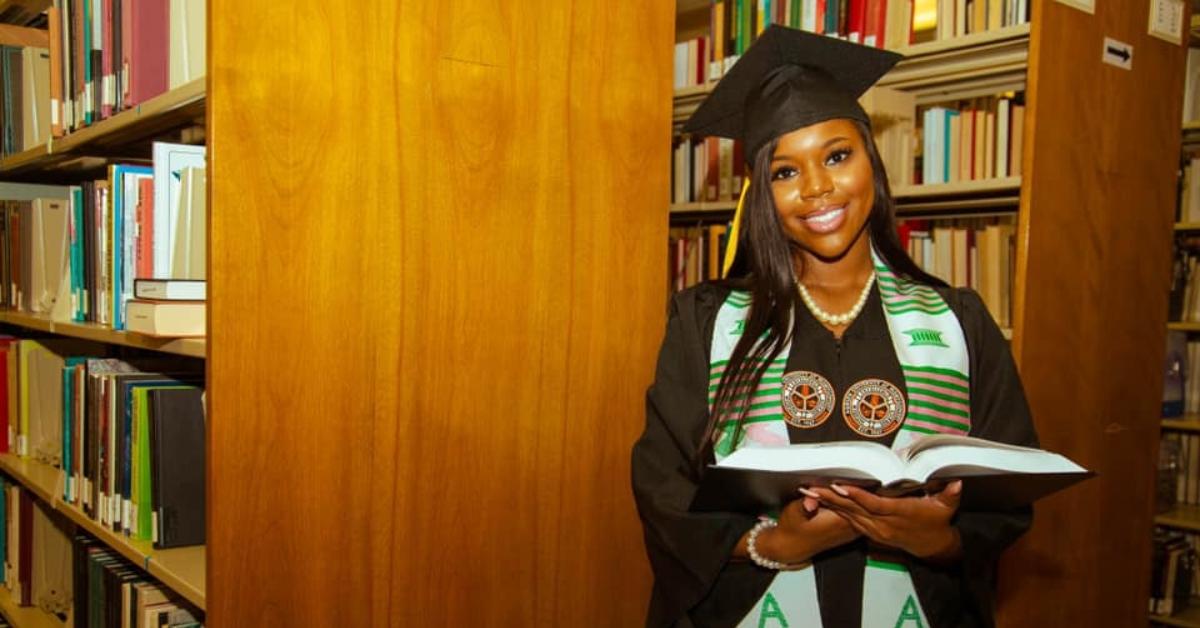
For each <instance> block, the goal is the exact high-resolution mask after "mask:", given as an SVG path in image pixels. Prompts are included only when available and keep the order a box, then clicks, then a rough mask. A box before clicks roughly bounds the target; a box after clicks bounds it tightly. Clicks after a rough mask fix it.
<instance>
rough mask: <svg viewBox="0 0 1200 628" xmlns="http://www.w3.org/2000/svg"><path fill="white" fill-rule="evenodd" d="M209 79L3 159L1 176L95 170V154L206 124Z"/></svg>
mask: <svg viewBox="0 0 1200 628" xmlns="http://www.w3.org/2000/svg"><path fill="white" fill-rule="evenodd" d="M205 90H206V79H205V78H204V77H202V78H199V79H196V80H194V81H192V82H190V83H188V84H186V85H182V86H180V87H177V88H175V89H173V90H171V91H169V92H166V93H165V94H160V95H158V96H156V97H154V98H151V99H150V100H147V101H146V102H144V103H142V104H140V105H137V106H136V107H133V108H132V109H127V110H125V111H122V112H121V113H118V114H116V115H114V116H113V117H111V118H108V119H105V120H101V121H99V122H96V123H95V124H92V125H91V126H88V127H84V128H82V129H79V130H78V131H76V132H74V133H71V134H70V135H67V136H65V137H61V138H58V139H51V140H50V141H49V142H47V143H46V144H44V145H41V146H36V147H34V148H31V149H29V150H26V151H23V152H20V153H17V154H15V155H9V156H8V157H5V158H3V159H0V174H4V175H10V174H20V173H28V172H30V171H38V172H41V173H45V172H47V171H53V170H56V169H57V170H62V169H67V168H78V167H80V166H81V165H82V166H83V167H90V166H95V165H97V164H101V163H103V161H98V160H95V159H89V157H90V156H91V155H96V154H108V153H121V152H126V151H123V150H122V149H124V148H128V147H130V146H135V145H138V144H139V143H145V142H148V141H151V140H153V139H154V138H155V137H157V136H158V135H159V134H161V133H163V132H165V131H167V130H170V129H172V128H178V127H181V126H186V125H190V124H195V125H199V126H202V125H203V124H204V110H205Z"/></svg>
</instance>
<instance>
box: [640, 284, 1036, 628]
mask: <svg viewBox="0 0 1200 628" xmlns="http://www.w3.org/2000/svg"><path fill="white" fill-rule="evenodd" d="M938 292H939V293H940V294H941V295H942V297H943V298H944V299H945V300H946V302H947V303H948V305H949V306H950V309H951V311H952V312H953V313H954V314H955V316H957V318H958V320H959V321H960V323H961V325H962V327H963V331H964V335H965V336H966V340H967V346H968V351H969V363H970V377H971V432H970V435H971V436H977V437H980V438H986V439H989V440H993V441H999V442H1005V443H1013V444H1017V445H1026V446H1037V436H1036V434H1035V432H1034V429H1033V423H1032V420H1031V418H1030V413H1029V406H1028V404H1027V402H1026V400H1025V393H1024V391H1023V389H1022V388H1021V382H1020V379H1019V378H1018V375H1017V370H1016V366H1015V365H1014V363H1013V360H1012V355H1011V353H1010V351H1009V346H1008V341H1007V340H1005V339H1004V337H1003V335H1002V334H1001V332H1000V329H999V328H998V327H997V326H996V324H995V322H994V321H993V320H992V318H991V316H990V315H989V314H988V312H987V309H986V307H985V306H984V304H983V302H982V301H981V300H980V298H979V296H978V295H977V294H976V293H975V292H973V291H971V290H967V289H939V290H938ZM728 294H729V289H728V288H724V287H720V286H718V285H715V284H702V285H700V286H697V287H695V288H692V289H689V290H686V291H684V292H681V293H679V294H677V295H675V297H674V298H672V300H671V304H670V311H669V317H668V321H667V331H666V336H665V338H664V340H663V344H662V349H661V351H660V353H659V359H658V367H657V371H656V373H655V381H654V384H653V385H652V386H651V388H650V390H649V392H648V393H647V396H646V426H645V431H644V432H643V433H642V436H641V438H640V439H638V441H637V443H636V444H635V445H634V447H633V460H632V473H633V491H634V496H635V499H636V501H637V506H638V513H639V515H640V516H641V519H642V524H643V527H644V532H645V542H646V550H647V554H648V555H649V558H650V564H651V567H652V569H653V571H654V590H653V593H652V597H651V601H650V609H649V612H648V615H647V618H646V625H647V626H651V627H659V626H676V627H681V628H683V627H691V626H696V627H699V626H733V625H736V624H737V622H738V621H740V620H741V619H742V618H743V617H744V616H745V615H746V613H747V612H748V611H749V610H750V609H751V608H752V607H753V606H754V605H755V603H756V602H757V601H758V600H759V598H760V597H761V596H762V594H763V593H764V592H765V591H766V588H767V586H769V584H770V582H771V578H772V576H773V575H774V572H772V571H769V570H766V569H762V568H760V567H758V566H756V565H754V564H753V563H752V562H749V561H743V560H731V559H730V556H731V554H732V552H733V549H734V547H735V546H736V544H737V542H738V540H739V539H740V538H741V537H742V535H743V534H744V533H745V532H746V531H747V530H749V529H750V528H751V527H752V526H753V525H754V523H755V518H754V517H752V516H749V515H745V514H740V513H702V514H696V513H689V512H688V504H689V503H690V502H691V499H692V495H693V494H694V493H695V490H696V486H697V481H696V478H695V477H694V472H693V467H692V464H691V461H692V459H693V457H694V455H695V452H696V449H697V447H698V444H699V442H700V439H701V436H702V434H703V431H704V428H705V426H706V425H707V419H708V402H707V385H708V376H709V350H710V347H711V338H712V333H713V327H714V325H715V322H716V315H717V311H718V310H719V309H720V307H721V304H722V303H723V302H724V300H725V298H726V296H728ZM795 324H796V328H795V332H794V335H793V340H792V347H791V352H790V354H789V356H788V362H787V371H788V372H790V371H793V370H799V369H803V370H811V371H816V372H818V373H821V374H822V375H824V376H825V377H826V378H828V379H829V381H830V382H831V383H832V384H833V387H834V392H835V393H836V394H837V403H836V405H835V406H834V408H835V410H834V414H833V416H831V417H830V418H829V419H828V420H827V421H826V422H825V423H824V424H822V425H821V426H819V427H817V428H814V429H808V430H804V429H796V428H791V427H789V430H788V431H789V435H790V437H791V440H792V442H808V441H828V440H850V439H856V438H863V437H861V436H859V435H858V434H857V433H855V432H854V431H853V430H851V429H850V428H849V427H848V426H847V425H846V423H845V421H844V420H842V418H841V398H842V396H843V394H844V393H845V391H846V389H847V388H848V387H849V386H850V385H852V384H853V383H855V382H857V381H860V380H862V379H867V378H874V377H878V378H881V379H885V380H887V381H889V382H892V383H894V384H896V385H897V386H898V387H899V388H900V389H901V390H904V388H905V387H904V378H903V375H902V371H901V370H900V364H899V361H898V360H897V358H896V353H895V350H894V349H893V347H892V343H891V338H890V335H889V333H888V329H887V322H886V319H885V318H884V313H883V307H882V303H881V300H880V296H879V289H878V287H875V288H872V294H871V296H870V298H869V299H868V301H867V304H866V306H865V307H864V308H863V311H862V313H861V314H860V315H859V317H858V318H857V319H856V320H855V321H854V322H853V323H852V324H851V325H850V326H849V327H848V328H847V330H846V332H845V333H844V334H843V338H842V340H841V341H840V342H838V341H837V340H835V338H834V337H833V334H832V333H830V332H829V331H828V330H826V329H825V328H824V327H822V326H821V325H820V323H819V322H817V320H816V319H814V318H813V317H812V315H811V314H810V313H809V312H808V311H807V310H806V309H804V308H799V311H798V312H797V316H796V323H795ZM894 437H895V433H893V434H892V435H890V436H889V437H887V438H885V439H876V440H877V441H878V442H881V443H884V444H886V445H891V441H892V440H893V439H894ZM1031 518H1032V511H1031V510H1030V509H1028V508H1026V509H1021V510H1016V511H1009V512H967V511H964V510H960V511H959V512H958V513H957V515H956V516H955V519H954V522H953V523H954V525H955V526H957V528H958V530H959V533H960V535H961V537H962V546H963V551H962V559H961V560H960V561H959V562H958V563H957V564H955V565H953V566H949V567H938V566H934V565H928V564H925V563H922V562H920V561H918V560H915V559H914V560H912V561H910V564H909V572H910V573H911V574H912V579H913V586H914V587H915V589H916V591H917V595H918V597H919V599H920V603H921V606H922V608H923V609H924V611H925V615H926V617H927V618H928V619H929V622H930V624H931V625H932V626H934V627H949V626H955V627H957V626H992V625H993V624H994V619H993V589H994V584H995V568H996V562H997V559H998V557H999V555H1000V553H1001V552H1002V551H1003V550H1004V549H1005V548H1006V547H1008V546H1009V545H1010V544H1011V543H1012V542H1013V541H1014V540H1016V538H1017V537H1019V536H1020V535H1021V534H1022V533H1023V532H1024V531H1025V530H1026V529H1027V528H1028V527H1029V525H1030V522H1031ZM866 555H867V544H866V541H865V539H860V540H859V541H856V542H853V543H850V544H847V545H844V546H841V547H838V548H834V549H832V550H829V551H827V552H824V553H822V554H820V555H818V556H816V557H815V558H814V561H813V562H814V566H815V568H816V580H817V590H818V596H819V599H820V604H821V617H822V621H823V624H824V626H825V627H826V628H843V627H847V626H858V625H860V624H861V614H862V587H863V572H864V569H865V566H866Z"/></svg>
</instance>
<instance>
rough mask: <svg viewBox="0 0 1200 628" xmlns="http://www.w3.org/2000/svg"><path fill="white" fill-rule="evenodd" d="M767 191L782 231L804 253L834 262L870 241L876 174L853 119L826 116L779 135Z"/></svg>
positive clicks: (865, 245)
mask: <svg viewBox="0 0 1200 628" xmlns="http://www.w3.org/2000/svg"><path fill="white" fill-rule="evenodd" d="M771 195H772V197H773V198H774V200H775V211H776V213H777V214H778V216H779V223H780V225H782V227H783V231H784V233H785V234H786V235H787V237H788V238H789V239H790V240H791V241H793V242H795V243H796V244H798V245H799V246H800V249H801V250H802V251H804V252H805V253H807V254H808V255H809V256H812V257H815V258H817V259H819V260H821V261H824V262H833V261H837V260H840V259H842V258H843V257H845V255H846V253H847V252H849V251H850V250H851V248H853V247H855V245H858V246H861V247H867V246H869V244H868V238H867V237H866V235H865V234H864V231H865V229H864V227H865V226H866V224H867V219H868V217H870V215H871V208H872V207H873V206H874V204H875V177H874V171H873V170H872V169H871V159H870V156H869V155H868V154H867V150H866V146H864V144H863V139H862V136H861V135H860V134H859V132H858V128H857V127H856V126H855V124H854V122H852V121H850V120H846V119H837V120H827V121H825V122H819V123H817V124H813V125H811V126H807V127H804V128H802V129H798V130H796V131H792V132H791V133H787V134H785V135H782V136H780V138H779V142H778V146H777V147H776V149H775V155H774V157H773V158H772V161H771Z"/></svg>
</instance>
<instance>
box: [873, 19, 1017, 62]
mask: <svg viewBox="0 0 1200 628" xmlns="http://www.w3.org/2000/svg"><path fill="white" fill-rule="evenodd" d="M1012 39H1026V40H1028V39H1029V22H1026V23H1024V24H1014V25H1012V26H1005V27H1004V28H997V29H994V30H990V31H983V32H982V33H972V34H970V35H964V36H962V37H951V38H949V39H941V40H938V41H928V42H925V43H923V44H914V45H912V46H900V47H899V48H894V49H893V50H894V51H895V52H898V53H900V54H902V55H904V60H903V61H901V62H900V63H911V62H912V61H911V60H912V59H913V58H915V57H921V56H926V55H931V54H938V53H945V52H957V51H961V50H970V49H972V48H978V47H980V46H985V45H988V44H994V43H998V42H1002V41H1008V40H1012Z"/></svg>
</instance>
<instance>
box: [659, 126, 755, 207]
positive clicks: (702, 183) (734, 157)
mask: <svg viewBox="0 0 1200 628" xmlns="http://www.w3.org/2000/svg"><path fill="white" fill-rule="evenodd" d="M672 157H673V159H672V162H671V202H672V203H697V202H703V201H707V202H715V201H734V200H737V198H738V196H739V195H740V194H741V191H742V180H743V177H744V176H745V160H744V158H743V156H742V142H741V141H739V140H731V139H727V138H723V137H706V138H703V139H689V138H682V139H680V140H679V141H677V142H676V143H675V146H674V148H673V149H672Z"/></svg>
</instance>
